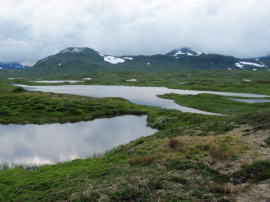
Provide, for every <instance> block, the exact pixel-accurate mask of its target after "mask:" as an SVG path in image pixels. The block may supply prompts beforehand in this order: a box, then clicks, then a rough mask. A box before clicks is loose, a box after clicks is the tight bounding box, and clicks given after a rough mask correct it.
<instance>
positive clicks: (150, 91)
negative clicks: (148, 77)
mask: <svg viewBox="0 0 270 202" xmlns="http://www.w3.org/2000/svg"><path fill="white" fill-rule="evenodd" d="M16 86H21V87H23V88H25V89H26V90H29V91H43V92H55V93H67V94H74V95H82V96H90V97H122V98H125V99H127V100H129V101H131V102H133V103H135V104H141V105H151V106H158V107H163V108H167V109H176V110H180V111H182V112H192V113H201V114H208V115H219V114H215V113H210V112H204V111H201V110H197V109H192V108H189V107H184V106H181V105H178V104H176V103H175V102H174V101H173V100H168V99H162V98H159V97H157V95H162V94H165V93H176V94H181V95H197V94H202V93H209V94H215V95H222V96H237V97H252V98H261V97H267V96H266V95H255V94H247V93H226V92H212V91H192V90H179V89H168V88H165V87H135V86H106V85H59V86H58V85H57V86H27V85H16ZM213 104H214V103H213Z"/></svg>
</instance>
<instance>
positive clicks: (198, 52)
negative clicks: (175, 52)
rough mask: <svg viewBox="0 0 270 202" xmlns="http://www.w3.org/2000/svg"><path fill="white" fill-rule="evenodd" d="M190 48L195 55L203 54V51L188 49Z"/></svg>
mask: <svg viewBox="0 0 270 202" xmlns="http://www.w3.org/2000/svg"><path fill="white" fill-rule="evenodd" d="M190 50H192V51H194V52H195V53H197V55H201V54H203V52H200V51H197V50H195V49H190Z"/></svg>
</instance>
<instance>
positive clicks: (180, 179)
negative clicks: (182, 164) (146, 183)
mask: <svg viewBox="0 0 270 202" xmlns="http://www.w3.org/2000/svg"><path fill="white" fill-rule="evenodd" d="M169 180H170V181H172V182H176V183H181V184H189V180H188V179H186V178H183V177H181V176H173V177H171V178H170V179H169Z"/></svg>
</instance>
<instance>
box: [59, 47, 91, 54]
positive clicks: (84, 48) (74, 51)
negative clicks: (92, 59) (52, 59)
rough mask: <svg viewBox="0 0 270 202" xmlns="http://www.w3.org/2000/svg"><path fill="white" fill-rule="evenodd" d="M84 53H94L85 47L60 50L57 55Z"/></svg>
mask: <svg viewBox="0 0 270 202" xmlns="http://www.w3.org/2000/svg"><path fill="white" fill-rule="evenodd" d="M85 51H94V50H93V49H91V48H87V47H69V48H66V49H64V50H61V51H60V52H59V53H79V52H85Z"/></svg>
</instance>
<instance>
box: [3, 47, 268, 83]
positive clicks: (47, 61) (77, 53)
mask: <svg viewBox="0 0 270 202" xmlns="http://www.w3.org/2000/svg"><path fill="white" fill-rule="evenodd" d="M267 64H268V63H267V62H266V63H263V62H261V61H260V59H247V60H243V59H238V58H235V57H232V56H224V55H218V54H207V53H203V52H200V51H197V50H194V49H190V48H182V49H175V50H172V51H170V52H169V53H167V54H165V55H161V54H159V55H152V56H144V55H139V56H112V55H107V54H103V53H100V52H98V51H95V50H93V49H91V48H85V47H70V48H66V49H64V50H62V51H60V52H59V53H57V54H55V55H52V56H48V57H46V58H43V59H41V60H39V61H37V62H36V64H35V65H34V66H32V67H29V68H27V69H23V70H20V71H19V70H9V71H7V70H6V71H4V72H2V74H1V71H3V70H1V71H0V77H21V78H48V77H60V76H69V75H81V74H88V73H91V72H98V71H135V72H173V71H181V70H264V71H266V70H268V67H267Z"/></svg>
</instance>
